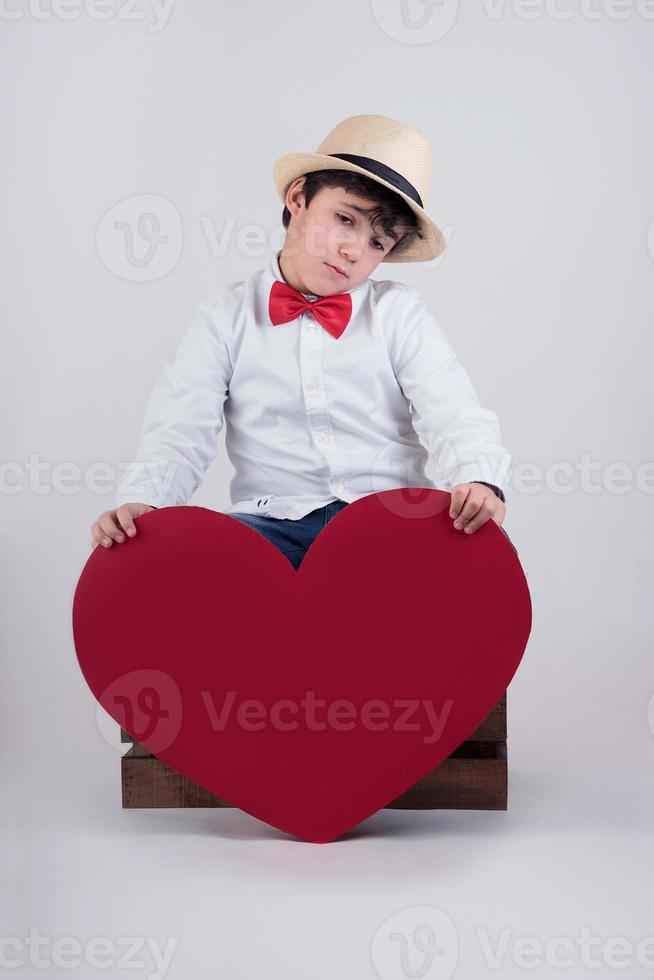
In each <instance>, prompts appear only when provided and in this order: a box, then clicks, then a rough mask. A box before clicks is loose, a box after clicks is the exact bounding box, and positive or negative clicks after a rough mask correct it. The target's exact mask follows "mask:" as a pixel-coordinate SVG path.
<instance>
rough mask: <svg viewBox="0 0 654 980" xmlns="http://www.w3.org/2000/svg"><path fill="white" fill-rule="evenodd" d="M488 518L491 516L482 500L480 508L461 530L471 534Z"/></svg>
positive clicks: (488, 508)
mask: <svg viewBox="0 0 654 980" xmlns="http://www.w3.org/2000/svg"><path fill="white" fill-rule="evenodd" d="M490 516H491V511H490V507H489V506H488V505H487V503H486V501H485V500H484V501H483V502H482V505H481V507H480V508H479V510H478V511H477V513H476V514H475V516H474V517H473V518H472V519H471V520H469V521H468V523H467V524H466V526H465V527H464V529H463V530H464V532H465V533H466V534H473V533H474V532H475V531H476V530H477V528H478V527H481V525H482V524H485V523H486V521H487V520H488V519H489V517H490Z"/></svg>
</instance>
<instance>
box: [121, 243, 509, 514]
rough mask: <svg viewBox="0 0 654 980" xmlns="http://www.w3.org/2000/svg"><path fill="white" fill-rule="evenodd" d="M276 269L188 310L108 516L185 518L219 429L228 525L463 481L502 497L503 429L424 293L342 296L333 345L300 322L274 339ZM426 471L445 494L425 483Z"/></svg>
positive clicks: (382, 286) (272, 265)
mask: <svg viewBox="0 0 654 980" xmlns="http://www.w3.org/2000/svg"><path fill="white" fill-rule="evenodd" d="M279 254H280V253H277V254H276V255H273V257H272V259H271V260H270V261H269V263H268V265H267V266H266V267H264V268H262V269H259V270H258V271H257V272H255V273H254V274H253V275H252V276H251V277H250V278H249V279H247V280H241V281H238V282H233V283H230V284H229V285H227V286H224V287H223V288H222V289H220V290H219V291H218V292H217V293H216V294H215V295H213V296H211V297H209V298H207V299H205V300H203V301H202V302H200V303H199V305H198V306H197V308H196V310H195V312H194V315H193V317H192V319H191V322H190V323H189V325H188V328H187V330H186V332H185V334H184V336H183V338H182V340H181V343H180V345H179V347H178V349H177V352H176V353H175V355H174V357H173V358H172V359H170V360H169V361H167V362H166V364H165V365H164V367H163V369H162V370H161V373H160V375H159V377H158V379H157V381H156V383H155V386H154V389H153V391H152V393H151V395H150V398H149V400H148V403H147V406H146V412H145V418H144V420H143V425H142V431H141V437H140V442H139V445H138V449H137V452H136V458H135V459H134V461H133V462H132V463H131V464H130V466H129V468H128V470H127V472H126V475H125V477H124V478H123V479H122V480H121V483H120V486H119V487H118V491H117V495H116V506H117V507H118V506H120V505H121V504H123V503H127V502H136V501H140V502H143V503H147V504H151V505H152V506H153V507H165V506H171V505H179V504H185V503H186V502H187V501H188V500H189V498H190V497H191V495H192V494H193V492H194V491H195V490H196V488H197V487H198V486H199V484H200V483H201V481H202V478H203V476H204V474H205V472H206V470H207V468H208V466H209V464H210V463H211V462H212V460H213V459H214V458H215V455H216V452H217V437H218V434H219V432H220V431H221V429H222V427H223V424H225V425H226V430H225V446H226V450H227V454H228V456H229V459H230V461H231V463H232V465H233V467H234V469H235V473H234V476H233V478H232V480H231V483H230V498H231V506H230V507H228V508H227V509H226V510H225V511H224V512H225V513H228V514H229V513H233V512H236V513H242V514H263V515H266V516H269V517H277V518H290V519H291V520H295V519H299V518H300V517H303V516H304V515H305V514H308V513H309V512H310V511H312V510H314V509H315V508H317V507H322V506H324V505H325V504H328V503H330V502H331V501H334V500H339V499H340V500H345V501H347V502H348V503H351V502H352V501H353V500H356V499H357V498H359V497H363V496H366V495H367V494H370V493H376V492H379V491H381V490H388V489H394V488H398V487H410V486H413V487H430V488H436V489H446V490H450V489H451V488H452V487H453V486H454V485H456V484H458V483H468V482H472V481H480V482H484V481H485V482H487V483H491V484H493V485H494V486H495V487H498V488H499V489H500V490H501V492H502V493H505V491H506V486H507V483H508V480H509V476H510V472H509V467H510V461H511V456H510V454H509V453H508V451H507V450H506V449H505V448H504V447H503V446H502V445H501V442H500V431H499V425H498V421H497V416H496V415H495V413H494V412H492V411H491V410H490V409H487V408H482V406H481V405H480V404H479V400H478V398H477V396H476V394H475V391H474V389H473V387H472V384H471V382H470V378H469V377H468V374H467V372H466V371H465V369H464V368H463V366H462V365H461V364H460V363H459V362H458V360H457V358H456V355H455V353H454V350H453V349H452V346H451V345H450V343H449V341H448V340H447V338H446V337H445V335H444V333H443V331H442V329H441V327H440V325H439V324H438V322H437V321H436V319H435V318H434V317H433V316H432V314H431V313H430V312H429V310H428V309H427V308H426V306H425V304H424V303H423V301H422V299H421V297H420V294H419V292H418V290H416V289H414V288H413V287H411V286H407V285H404V284H403V283H399V282H395V281H391V280H374V279H367V280H365V281H364V282H363V283H361V285H359V286H357V287H356V288H355V289H352V290H350V295H351V298H352V316H351V319H350V321H349V323H348V325H347V327H346V329H345V331H344V333H343V334H342V335H341V336H340V337H339V338H338V339H336V338H335V337H333V336H332V335H331V334H330V333H328V331H327V330H325V329H324V328H323V327H322V326H321V325H320V324H319V323H318V321H317V320H316V319H315V317H314V316H313V314H312V313H310V312H305V313H302V314H301V315H300V316H299V317H297V318H296V319H295V320H291V321H290V322H289V323H284V324H278V325H276V326H273V324H272V323H271V321H270V318H269V315H268V297H269V294H270V289H271V286H272V284H273V282H274V280H275V279H279V280H280V281H281V282H285V279H284V277H283V275H282V273H281V270H280V267H279ZM304 295H305V296H306V297H307V298H308V299H309V300H312V299H316V298H317V297H316V296H315V295H314V294H308V293H305V294H304ZM430 457H431V458H432V459H433V460H434V463H435V465H436V468H437V472H438V475H439V477H440V485H439V483H437V482H436V481H434V480H432V479H431V478H429V477H427V476H426V475H425V471H424V470H425V464H426V463H427V462H428V460H429V459H430Z"/></svg>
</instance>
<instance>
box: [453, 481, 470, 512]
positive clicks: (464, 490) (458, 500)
mask: <svg viewBox="0 0 654 980" xmlns="http://www.w3.org/2000/svg"><path fill="white" fill-rule="evenodd" d="M469 492H470V487H467V486H466V485H465V484H463V483H462V484H460V485H459V486H458V487H452V494H451V496H452V499H451V501H450V517H458V516H459V513H460V512H461V508H462V507H463V503H464V501H465V499H466V497H467V496H468V494H469Z"/></svg>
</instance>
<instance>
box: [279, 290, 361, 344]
mask: <svg viewBox="0 0 654 980" xmlns="http://www.w3.org/2000/svg"><path fill="white" fill-rule="evenodd" d="M305 310H310V311H311V312H312V313H313V315H314V316H315V318H316V320H317V321H318V323H320V324H322V326H323V327H324V328H325V330H327V331H328V332H329V333H330V334H331V335H332V337H336V339H337V340H338V338H339V337H340V336H341V334H342V333H343V331H344V330H345V328H346V327H347V325H348V323H349V321H350V317H351V315H352V297H351V296H350V294H349V293H336V295H335V296H321V298H320V299H317V300H315V301H314V302H313V303H312V302H311V301H310V300H308V299H307V298H306V297H305V296H303V295H302V293H301V292H299V290H297V289H294V288H293V286H289V285H288V283H285V282H281V281H280V280H279V279H276V280H275V281H274V283H273V284H272V288H271V290H270V298H269V300H268V313H269V314H270V320H271V322H272V324H273V326H277V325H278V324H280V323H288V322H289V320H294V319H295V318H296V317H298V316H299V315H300V313H304V312H305Z"/></svg>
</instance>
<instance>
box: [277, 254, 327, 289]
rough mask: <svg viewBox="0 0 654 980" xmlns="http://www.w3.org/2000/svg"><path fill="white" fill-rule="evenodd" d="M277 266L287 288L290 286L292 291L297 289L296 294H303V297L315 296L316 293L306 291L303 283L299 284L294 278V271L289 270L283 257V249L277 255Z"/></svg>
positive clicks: (287, 263)
mask: <svg viewBox="0 0 654 980" xmlns="http://www.w3.org/2000/svg"><path fill="white" fill-rule="evenodd" d="M277 264H278V265H279V271H280V272H281V274H282V277H283V279H284V282H285V283H286V284H287V285H288V286H292V287H293V289H297V290H298V292H300V293H303V294H304V295H305V296H316V295H317V293H312V292H311V291H310V290H308V289H307V288H306V285H305V283H303V282H300V280H299V279H298V278H297V277H296V275H295V272H294V270H293V269H291V268H289V262H288V260H287V258H285V257H284V250H283V249H282V250H281V252H279V253H278V255H277Z"/></svg>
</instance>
